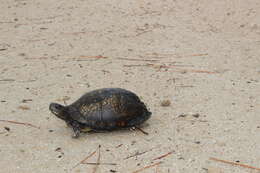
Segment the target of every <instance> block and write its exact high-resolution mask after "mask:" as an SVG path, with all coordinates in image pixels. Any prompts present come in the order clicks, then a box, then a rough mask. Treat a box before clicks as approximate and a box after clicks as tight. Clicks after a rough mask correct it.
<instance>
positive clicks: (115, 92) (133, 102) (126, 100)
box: [49, 88, 152, 138]
mask: <svg viewBox="0 0 260 173" xmlns="http://www.w3.org/2000/svg"><path fill="white" fill-rule="evenodd" d="M49 110H50V111H51V113H53V114H54V115H55V116H57V117H58V118H60V119H62V120H64V121H65V122H66V124H67V125H68V126H69V127H71V128H72V130H73V134H72V137H73V138H78V137H79V136H80V133H81V132H86V131H87V132H88V131H96V132H104V131H112V130H117V129H124V128H130V129H131V128H133V127H137V126H138V125H141V124H142V123H143V122H145V121H146V120H148V119H149V118H150V117H151V114H152V113H151V112H150V111H149V110H148V109H147V107H146V105H145V104H144V103H143V102H142V101H141V100H140V98H139V97H138V96H137V95H136V94H135V93H133V92H131V91H129V90H126V89H122V88H101V89H96V90H93V91H90V92H87V93H85V94H84V95H83V96H81V97H80V98H79V99H78V100H76V101H75V102H73V103H72V104H70V105H67V106H66V105H65V106H63V105H61V104H58V103H50V105H49Z"/></svg>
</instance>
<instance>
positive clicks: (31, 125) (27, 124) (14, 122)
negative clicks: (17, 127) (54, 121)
mask: <svg viewBox="0 0 260 173" xmlns="http://www.w3.org/2000/svg"><path fill="white" fill-rule="evenodd" d="M0 121H1V122H7V123H13V124H21V125H25V126H30V127H34V128H37V129H40V127H38V126H35V125H33V124H30V123H21V122H17V121H10V120H0Z"/></svg>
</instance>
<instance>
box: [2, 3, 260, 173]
mask: <svg viewBox="0 0 260 173" xmlns="http://www.w3.org/2000/svg"><path fill="white" fill-rule="evenodd" d="M0 14H1V15H0V32H1V35H0V64H1V65H0V101H1V102H0V119H1V120H12V121H17V122H24V123H31V124H33V125H35V126H39V127H40V129H37V128H34V127H30V126H26V125H19V124H13V123H8V122H0V155H1V159H0V167H1V170H0V172H5V173H7V172H8V173H9V172H10V173H11V172H12V173H13V172H14V173H22V172H42V173H46V172H48V173H49V172H50V173H51V172H53V173H56V172H75V173H78V172H101V173H106V172H115V171H116V172H120V173H123V172H126V173H128V172H129V173H131V172H134V171H136V170H138V169H141V168H143V167H145V166H147V165H152V164H157V163H158V162H160V161H161V163H160V164H159V165H158V166H154V167H151V168H149V169H146V170H143V171H141V172H144V173H145V172H148V173H150V172H157V173H190V172H196V173H197V172H198V173H204V172H205V173H206V172H208V173H220V172H225V173H229V172H235V173H245V172H249V173H254V172H256V170H252V169H247V168H242V167H237V166H233V165H228V164H224V163H220V162H216V161H212V160H210V159H209V158H210V157H216V158H219V159H224V160H229V161H232V162H239V163H243V164H247V165H252V166H256V167H260V163H259V160H260V150H259V143H260V118H259V115H260V109H259V105H260V86H259V80H260V78H259V76H260V68H259V67H260V20H259V19H260V2H259V1H258V0H248V1H242V0H230V1H224V0H219V1H211V2H209V1H206V0H197V1H194V0H186V1H180V0H175V1H170V0H161V1H144V0H138V1H130V0H128V1H127V0H121V1H118V0H102V1H101V0H95V1H89V0H85V1H84V0H45V1H42V0H34V1H30V0H7V1H2V2H1V4H0ZM103 87H122V88H126V89H129V90H131V91H134V92H135V93H137V94H138V95H139V96H140V97H141V98H142V100H143V101H144V102H145V103H146V104H147V106H148V107H149V108H150V110H151V112H152V113H153V115H152V118H151V119H150V120H148V121H147V122H146V123H145V124H144V127H143V130H145V131H147V132H149V135H148V136H146V135H144V134H142V133H140V132H139V131H127V130H126V131H116V132H111V133H90V134H84V135H82V136H81V137H80V138H79V139H76V140H75V139H72V138H71V129H69V128H67V127H66V125H65V123H64V122H63V121H61V120H59V119H57V118H56V117H55V116H53V115H51V114H50V112H49V110H48V106H49V103H50V102H53V101H56V102H59V103H63V100H64V99H66V102H67V103H68V104H69V103H72V102H73V101H75V100H76V99H77V98H79V97H80V96H81V95H82V94H83V93H85V92H87V91H91V90H93V89H97V88H103ZM164 100H169V101H170V102H171V105H170V106H166V107H163V106H161V102H162V101H164ZM8 128H9V129H8ZM8 130H9V131H8ZM98 145H101V149H100V153H101V158H100V162H102V163H115V164H116V165H100V166H98V168H97V170H95V166H93V165H87V164H81V165H78V166H76V167H75V168H73V167H74V166H75V165H76V164H77V163H79V162H80V161H81V160H82V159H84V158H85V157H86V156H88V155H89V154H90V153H92V152H93V151H95V150H96V149H97V147H98ZM171 151H174V152H173V153H172V154H169V155H167V156H165V157H163V158H158V157H160V156H162V155H164V154H167V153H169V152H171ZM135 154H138V155H137V156H134V157H130V158H127V157H129V156H133V155H135ZM155 158H158V159H155ZM154 159H155V160H154ZM96 161H97V154H96V155H94V156H93V157H91V158H90V159H89V160H88V162H96Z"/></svg>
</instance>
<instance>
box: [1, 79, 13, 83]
mask: <svg viewBox="0 0 260 173" xmlns="http://www.w3.org/2000/svg"><path fill="white" fill-rule="evenodd" d="M14 81H15V80H14V79H0V82H14Z"/></svg>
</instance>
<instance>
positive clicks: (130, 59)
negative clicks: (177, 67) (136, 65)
mask: <svg viewBox="0 0 260 173" xmlns="http://www.w3.org/2000/svg"><path fill="white" fill-rule="evenodd" d="M117 59H121V60H128V61H150V62H157V61H159V60H157V59H134V58H117Z"/></svg>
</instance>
